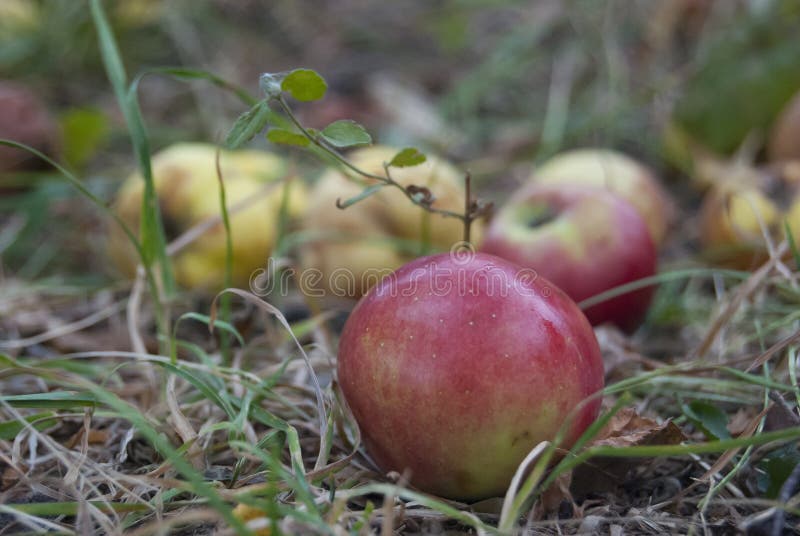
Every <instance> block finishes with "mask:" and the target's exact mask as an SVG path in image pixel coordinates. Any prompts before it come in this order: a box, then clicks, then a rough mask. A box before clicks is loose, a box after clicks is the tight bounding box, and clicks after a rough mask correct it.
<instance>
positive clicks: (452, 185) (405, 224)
mask: <svg viewBox="0 0 800 536" xmlns="http://www.w3.org/2000/svg"><path fill="white" fill-rule="evenodd" d="M398 152H399V149H395V148H391V147H386V146H372V147H368V148H364V149H359V150H356V151H354V152H352V153H351V154H349V155H348V159H349V160H350V161H351V162H352V163H353V164H354V165H355V166H356V167H358V168H360V169H361V170H363V171H366V172H368V173H372V174H375V175H379V176H383V175H384V174H385V172H384V168H383V164H384V163H385V162H389V161H391V160H392V158H393V157H394V156H395V154H397V153H398ZM390 173H391V176H392V178H393V179H394V180H396V181H397V182H399V183H400V184H402V185H404V186H406V187H407V186H410V185H415V186H424V187H427V188H428V189H429V190H430V191H431V192H432V193H433V195H434V196H435V201H434V202H433V204H432V206H433V207H434V208H438V209H444V210H450V211H454V212H459V213H461V212H463V210H464V195H465V194H464V186H463V183H464V174H463V173H461V172H459V171H458V170H457V169H456V168H455V167H453V166H452V165H451V164H449V163H448V162H446V161H445V160H443V159H441V158H437V157H436V156H431V155H428V156H427V160H426V161H425V162H424V163H422V164H420V165H417V166H412V167H405V168H390ZM376 183H377V181H376V180H371V179H366V180H364V179H363V178H359V176H358V175H354V178H352V179H351V178H348V176H347V175H345V174H344V173H343V172H342V171H340V170H338V169H330V170H328V171H327V172H325V173H324V174H323V175H322V176H321V177H320V178H319V180H318V181H317V183H316V185H315V187H314V189H313V190H312V192H311V194H310V200H309V204H308V210H307V211H306V216H305V218H304V225H303V228H304V229H305V231H306V232H308V233H309V234H310V235H312V237H316V238H313V239H312V240H311V241H310V242H309V243H307V244H306V245H305V247H304V248H303V249H302V252H301V256H302V264H303V267H304V268H307V269H313V270H318V271H319V273H320V274H321V277H320V278H319V280H318V281H315V282H314V284H313V285H311V286H312V288H313V290H315V291H324V292H329V293H332V294H334V295H335V296H339V297H350V298H358V297H360V296H362V295H363V294H364V293H365V292H366V290H367V289H368V288H369V287H370V286H371V285H372V284H374V283H376V282H377V281H378V280H379V279H380V276H381V275H385V274H387V273H390V272H391V271H392V270H394V269H395V268H398V267H399V266H401V265H402V264H403V263H405V262H408V261H410V260H411V259H413V258H414V257H416V256H418V255H419V254H420V252H421V251H422V243H423V241H424V240H425V239H426V238H425V237H426V236H427V240H428V242H429V244H430V248H431V249H432V250H433V251H443V250H449V249H450V248H451V246H452V245H453V244H455V243H457V242H459V241H460V240H461V239H462V237H463V232H464V230H463V225H462V222H461V220H459V219H457V218H452V217H450V218H448V217H444V216H442V215H439V214H432V213H430V212H428V211H426V210H425V209H423V208H421V207H419V206H417V205H414V204H413V203H412V202H411V201H410V200H408V199H407V198H406V197H405V195H404V194H403V192H401V191H400V190H399V189H398V188H394V187H386V188H384V189H382V190H380V191H378V192H377V193H375V194H373V195H372V196H371V197H369V198H367V199H364V200H362V201H359V202H358V203H356V204H354V205H352V206H350V207H348V208H346V209H344V210H342V209H339V208H337V206H336V201H337V200H341V201H345V200H347V199H349V198H352V197H355V196H357V195H358V194H359V193H360V192H361V191H362V190H363V189H364V188H365V187H367V186H370V185H373V184H376ZM480 234H481V222H475V223H474V224H473V228H472V238H473V240H474V241H478V240H479V239H480ZM307 290H311V289H307Z"/></svg>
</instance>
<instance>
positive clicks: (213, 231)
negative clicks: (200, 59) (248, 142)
mask: <svg viewBox="0 0 800 536" xmlns="http://www.w3.org/2000/svg"><path fill="white" fill-rule="evenodd" d="M216 153H217V147H216V146H214V145H210V144H202V143H181V144H176V145H172V146H171V147H168V148H167V149H164V150H163V151H161V152H159V153H157V154H155V155H154V156H153V158H152V168H153V180H154V183H155V189H156V195H157V196H158V203H159V207H160V209H161V215H162V218H163V221H164V228H165V232H166V234H167V239H168V240H172V239H175V238H176V237H177V236H179V235H180V234H182V233H184V232H185V231H187V230H188V229H190V228H192V227H193V226H195V225H197V224H199V223H201V222H204V221H210V222H213V224H212V225H211V227H210V228H209V229H206V230H205V231H204V232H203V234H202V235H201V236H200V237H199V238H197V239H196V240H195V241H193V242H192V243H191V244H189V245H188V246H186V247H185V248H183V249H182V250H180V251H179V252H178V253H176V254H175V255H174V256H173V258H172V261H173V269H174V272H175V279H176V281H177V282H178V283H179V284H180V285H181V286H183V287H186V288H198V287H199V288H204V289H209V290H217V289H219V288H221V286H222V285H223V281H224V270H225V255H226V240H225V229H224V227H223V224H222V222H221V219H220V217H221V210H220V204H219V203H220V201H219V182H218V178H217V170H216ZM220 167H221V170H222V177H223V179H224V182H225V194H226V200H227V207H228V210H229V211H230V212H229V215H230V224H231V238H232V246H233V273H232V275H233V284H234V285H236V286H246V285H247V284H248V282H249V279H250V277H251V274H252V273H253V272H254V271H255V270H257V269H259V268H261V267H263V266H265V264H266V262H267V258H268V257H269V255H270V253H271V251H272V248H273V246H274V245H275V240H276V238H277V236H276V234H277V224H278V218H279V212H280V206H281V203H282V199H283V189H284V185H283V184H282V183H280V182H279V181H281V180H282V179H284V178H285V177H287V175H288V174H289V171H288V167H287V165H286V163H285V162H284V161H283V159H282V158H280V157H278V156H276V155H274V154H270V153H265V152H261V151H250V150H248V151H221V153H220ZM287 187H289V188H290V191H289V199H288V211H289V215H290V216H297V215H299V214H300V213H301V212H302V210H303V209H304V205H305V189H304V187H303V185H302V183H300V182H299V181H291V183H290V185H289V186H287ZM143 191H144V180H143V178H142V177H141V175H140V174H139V173H138V172H136V173H133V174H132V175H131V176H130V177H128V179H127V180H126V181H125V183H124V184H123V185H122V187H121V188H120V190H119V192H118V194H117V199H116V202H115V205H114V209H115V210H116V211H117V213H118V214H119V216H120V217H121V218H122V219H123V220H124V221H125V222H126V223H127V224H128V225H129V226H130V227H131V229H133V230H138V228H139V221H140V211H141V204H142V195H143ZM238 207H241V208H238ZM215 218H216V221H214V220H215ZM108 250H109V254H110V255H111V258H112V259H113V260H114V261H115V263H116V265H117V266H118V268H119V269H120V270H121V271H122V272H123V273H125V274H126V275H128V276H130V275H132V274H133V271H134V270H135V267H136V265H137V264H138V262H139V259H138V257H137V256H136V252H135V250H134V248H133V247H132V246H131V245H130V243H129V242H128V240H127V239H126V238H125V236H124V235H123V234H122V232H121V231H120V230H119V229H118V227H117V226H112V228H111V232H110V235H109V241H108Z"/></svg>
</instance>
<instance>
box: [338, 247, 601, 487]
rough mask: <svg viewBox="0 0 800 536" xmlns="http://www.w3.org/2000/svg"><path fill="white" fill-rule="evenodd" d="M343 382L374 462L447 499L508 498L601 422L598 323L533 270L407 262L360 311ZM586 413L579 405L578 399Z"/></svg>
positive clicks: (448, 258) (344, 359)
mask: <svg viewBox="0 0 800 536" xmlns="http://www.w3.org/2000/svg"><path fill="white" fill-rule="evenodd" d="M338 378H339V382H340V384H341V387H342V391H343V392H344V395H345V398H346V400H347V403H348V405H349V406H350V408H351V409H352V411H353V415H354V416H355V418H356V421H357V422H358V424H359V427H360V430H361V434H362V437H363V438H364V444H365V446H366V449H367V452H368V453H369V454H370V455H371V456H372V457H373V459H374V460H375V462H376V463H377V464H378V465H379V466H380V467H381V468H382V469H384V470H386V471H390V470H394V471H400V472H403V471H405V470H408V471H409V472H410V479H411V483H412V484H414V485H415V486H417V487H418V488H420V489H422V490H424V491H427V492H431V493H435V494H438V495H441V496H444V497H449V498H453V499H461V500H473V499H481V498H485V497H491V496H496V495H500V494H502V493H504V491H505V490H506V489H507V487H508V485H509V483H510V481H511V478H512V477H513V475H514V472H515V471H516V469H517V466H518V465H519V464H520V463H521V462H522V460H523V459H524V457H525V456H526V455H527V453H528V452H529V451H530V450H531V449H532V448H533V447H534V446H536V445H537V444H538V443H540V442H541V441H546V440H552V439H554V437H555V436H556V434H557V433H558V432H559V430H560V429H561V428H562V425H563V426H564V428H563V430H564V431H565V435H564V443H563V444H562V446H564V447H569V446H570V445H571V444H572V443H573V442H574V441H575V440H576V439H577V438H578V437H579V436H580V435H581V433H582V432H583V431H584V430H585V429H586V428H587V427H588V426H589V425H590V424H591V423H592V422H593V421H594V419H595V418H596V417H597V414H598V412H599V408H600V399H599V397H594V398H592V399H590V400H586V399H587V397H590V396H591V395H593V394H595V393H597V392H598V391H599V390H600V389H602V387H603V363H602V358H601V355H600V349H599V347H598V343H597V339H596V338H595V336H594V332H593V331H592V328H591V326H590V325H589V322H588V321H587V320H586V317H585V316H584V315H583V313H582V312H581V311H580V309H578V307H577V306H576V305H575V303H574V302H573V301H572V300H570V299H569V298H568V297H567V296H566V295H565V294H564V293H563V292H561V291H560V290H559V289H558V288H556V287H555V286H553V285H552V284H551V283H550V282H548V281H546V280H545V279H544V278H542V277H537V276H536V275H535V274H534V273H533V272H532V271H530V270H526V269H524V268H522V267H520V266H517V265H515V264H513V263H511V262H508V261H506V260H504V259H501V258H499V257H495V256H493V255H487V254H485V253H477V254H473V253H471V252H464V254H459V253H451V254H448V253H443V254H439V255H433V256H429V257H422V258H419V259H417V260H415V261H412V262H410V263H408V264H406V265H404V266H402V267H401V268H399V269H398V270H397V271H396V272H394V273H393V274H392V275H391V276H388V277H386V278H384V279H383V280H382V281H381V282H380V283H378V284H377V285H376V286H374V287H373V288H372V289H371V290H370V291H369V292H368V293H367V294H366V295H365V296H364V297H363V298H362V299H361V301H359V303H358V304H357V305H356V307H355V309H354V310H353V312H352V314H351V315H350V317H349V318H348V320H347V322H346V324H345V326H344V330H343V331H342V336H341V339H340V341H339V357H338ZM584 400H586V402H585V403H583V404H581V402H582V401H584Z"/></svg>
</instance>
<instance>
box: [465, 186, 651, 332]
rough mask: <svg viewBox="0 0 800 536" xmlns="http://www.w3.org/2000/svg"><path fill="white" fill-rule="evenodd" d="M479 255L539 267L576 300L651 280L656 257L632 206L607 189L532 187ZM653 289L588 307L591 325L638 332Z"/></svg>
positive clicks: (511, 204) (520, 194) (515, 200)
mask: <svg viewBox="0 0 800 536" xmlns="http://www.w3.org/2000/svg"><path fill="white" fill-rule="evenodd" d="M481 250H482V251H484V252H486V253H492V254H494V255H498V256H500V257H503V258H505V259H508V260H510V261H512V262H515V263H517V264H520V265H522V266H524V267H526V268H530V269H532V270H535V271H536V272H537V273H538V274H539V275H541V276H542V277H545V278H546V279H549V280H550V281H552V282H553V283H555V284H556V285H557V286H558V287H559V288H561V289H562V290H563V291H564V292H566V293H567V295H568V296H569V297H571V298H572V299H573V300H575V301H576V302H580V301H582V300H585V299H587V298H591V297H592V296H595V295H597V294H600V293H601V292H604V291H606V290H610V289H612V288H614V287H617V286H620V285H624V284H626V283H630V282H633V281H636V280H638V279H642V278H644V277H648V276H652V275H653V274H655V273H656V265H657V254H656V248H655V246H654V245H653V240H652V239H651V237H650V233H649V232H648V230H647V225H646V224H645V222H644V220H643V219H642V217H641V216H640V215H639V213H638V212H637V211H636V209H634V208H633V206H631V204H630V203H628V202H627V201H625V200H624V199H622V198H619V197H617V196H616V195H614V194H612V193H610V192H608V191H605V190H603V189H601V188H585V187H584V188H582V187H577V186H568V185H537V184H530V185H527V186H526V187H523V188H522V189H521V190H519V191H517V192H516V193H515V194H514V195H512V197H511V199H510V200H509V201H508V202H507V203H506V204H505V205H504V206H503V207H501V209H500V210H499V211H498V213H497V214H496V215H495V217H494V219H493V220H492V223H491V225H490V226H489V229H488V230H487V232H486V237H485V239H484V242H483V246H482V247H481ZM652 295H653V287H645V288H642V289H639V290H636V291H633V292H629V293H626V294H622V295H620V296H617V297H615V298H612V299H609V300H606V301H603V302H600V303H598V304H596V305H593V306H592V307H589V308H588V309H586V311H585V313H586V316H587V318H588V319H589V321H590V322H591V323H592V324H602V323H604V322H611V323H613V324H616V325H617V326H619V327H620V328H622V329H623V330H626V331H631V330H633V329H635V328H636V327H637V326H638V325H639V323H640V322H641V320H642V319H643V318H644V316H645V314H646V313H647V308H648V307H649V305H650V301H651V298H652Z"/></svg>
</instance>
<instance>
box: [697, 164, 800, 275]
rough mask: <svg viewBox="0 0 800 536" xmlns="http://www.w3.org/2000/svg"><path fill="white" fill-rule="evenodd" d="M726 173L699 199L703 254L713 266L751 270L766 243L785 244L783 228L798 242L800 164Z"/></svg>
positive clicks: (763, 257) (763, 256) (763, 255)
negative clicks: (785, 226)
mask: <svg viewBox="0 0 800 536" xmlns="http://www.w3.org/2000/svg"><path fill="white" fill-rule="evenodd" d="M740 167H741V165H740ZM730 169H731V171H732V173H731V174H730V176H728V177H727V180H724V181H723V180H719V181H717V183H716V184H715V185H714V186H713V187H712V188H711V189H710V190H709V191H708V192H706V194H705V197H704V198H703V204H702V206H701V208H700V220H699V222H700V238H701V241H702V244H703V248H704V252H703V254H704V256H705V257H706V259H707V260H709V261H710V262H711V263H713V264H717V265H722V266H729V267H732V268H739V269H744V270H747V269H753V268H756V267H758V265H760V264H761V263H762V262H763V261H764V260H766V258H767V256H768V248H767V240H770V241H771V242H772V243H773V244H774V245H777V244H778V243H779V242H780V241H781V240H783V239H784V238H785V230H784V224H786V225H788V227H789V229H790V230H791V233H792V236H793V237H794V238H795V241H796V242H797V240H798V239H800V162H794V161H788V162H780V163H776V164H771V165H769V166H764V167H758V168H756V167H742V169H741V171H739V172H738V173H734V171H735V168H733V167H731V168H730Z"/></svg>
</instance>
